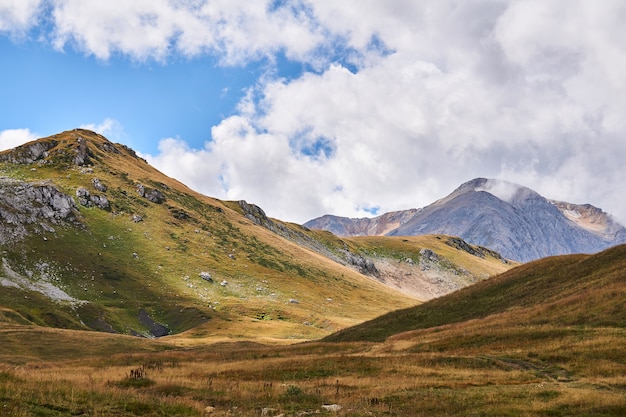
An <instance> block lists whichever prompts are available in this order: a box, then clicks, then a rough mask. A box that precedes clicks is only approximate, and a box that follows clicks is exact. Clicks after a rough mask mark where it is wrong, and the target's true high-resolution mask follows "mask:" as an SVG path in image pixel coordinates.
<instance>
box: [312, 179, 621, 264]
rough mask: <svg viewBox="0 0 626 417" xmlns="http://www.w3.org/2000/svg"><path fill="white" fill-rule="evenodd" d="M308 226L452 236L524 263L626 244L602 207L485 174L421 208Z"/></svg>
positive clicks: (326, 219)
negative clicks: (560, 198) (552, 197)
mask: <svg viewBox="0 0 626 417" xmlns="http://www.w3.org/2000/svg"><path fill="white" fill-rule="evenodd" d="M304 226H305V227H307V228H310V229H321V230H327V231H330V232H332V233H334V234H335V235H337V236H383V235H385V236H416V235H425V234H434V233H437V234H446V235H453V236H459V237H461V238H462V239H464V240H466V241H467V242H469V243H472V244H475V245H480V246H485V247H488V248H490V249H492V250H495V251H497V252H499V253H500V254H502V255H503V256H504V257H506V258H509V259H513V260H516V261H521V262H527V261H531V260H535V259H539V258H543V257H547V256H553V255H563V254H573V253H596V252H599V251H601V250H604V249H606V248H609V247H611V246H615V245H617V244H621V243H625V242H626V229H625V228H624V227H623V226H622V225H620V224H619V223H617V222H616V221H615V220H614V219H613V218H612V217H611V216H610V215H609V214H607V213H605V212H603V211H602V210H601V209H599V208H597V207H594V206H592V205H589V204H585V205H578V204H571V203H567V202H561V201H554V200H548V199H546V198H544V197H542V196H541V195H539V194H538V193H536V192H535V191H533V190H531V189H529V188H526V187H523V186H521V185H517V184H513V183H509V182H506V181H502V180H495V179H486V178H476V179H474V180H471V181H468V182H466V183H464V184H463V185H461V186H460V187H459V188H457V189H456V190H454V191H453V192H452V193H451V194H450V195H448V196H447V197H445V198H442V199H441V200H438V201H436V202H434V203H432V204H430V205H429V206H426V207H423V208H420V209H410V210H404V211H396V212H390V213H385V214H383V215H381V216H378V217H374V218H362V219H350V218H346V217H339V216H332V215H325V216H322V217H319V218H316V219H313V220H310V221H308V222H306V223H305V224H304Z"/></svg>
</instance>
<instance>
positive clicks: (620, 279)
mask: <svg viewBox="0 0 626 417" xmlns="http://www.w3.org/2000/svg"><path fill="white" fill-rule="evenodd" d="M625 271H626V245H621V246H617V247H614V248H611V249H608V250H606V251H604V252H601V253H599V254H596V255H569V256H558V257H550V258H545V259H542V260H539V261H535V262H531V263H528V264H524V265H521V266H518V267H516V268H514V269H511V270H509V271H508V272H505V273H503V274H501V275H499V276H497V277H495V278H492V279H489V280H486V281H482V282H479V283H477V284H475V285H473V286H470V287H467V288H465V289H463V290H460V291H458V292H455V293H453V294H450V295H448V296H446V297H443V298H440V299H435V300H432V301H430V302H428V303H424V304H421V305H419V306H416V307H411V308H407V309H402V310H398V311H394V312H391V313H388V314H386V315H383V316H381V317H379V318H376V319H374V320H371V321H368V322H366V323H363V324H361V325H358V326H354V327H351V328H349V329H345V330H344V331H340V332H338V333H336V334H333V335H331V336H329V337H328V338H326V340H328V341H357V340H358V341H383V340H385V339H386V338H388V337H390V336H393V335H397V334H399V333H402V332H408V331H411V330H417V329H427V328H434V327H437V326H442V325H448V324H452V323H463V322H468V321H472V320H478V319H483V318H486V317H489V316H499V317H500V318H501V319H502V320H504V321H511V322H518V323H523V324H525V325H541V324H545V323H550V324H552V325H557V324H558V325H563V326H575V325H580V326H595V327H603V326H609V327H620V328H621V327H624V326H626V308H625V307H624V302H625V301H626V300H625V298H626V297H625V295H624V294H626V293H625V292H624V290H625V285H626V281H624V278H625V273H626V272H625Z"/></svg>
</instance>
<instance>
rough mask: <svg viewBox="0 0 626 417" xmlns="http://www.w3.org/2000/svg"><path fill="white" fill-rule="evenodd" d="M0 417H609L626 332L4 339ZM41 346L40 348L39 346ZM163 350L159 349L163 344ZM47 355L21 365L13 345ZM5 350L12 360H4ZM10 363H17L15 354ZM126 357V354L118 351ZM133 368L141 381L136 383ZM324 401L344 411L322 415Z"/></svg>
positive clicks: (500, 329)
mask: <svg viewBox="0 0 626 417" xmlns="http://www.w3.org/2000/svg"><path fill="white" fill-rule="evenodd" d="M0 330H1V333H0V334H1V335H2V338H3V340H7V339H6V335H7V334H8V333H12V334H13V335H14V336H13V337H14V339H13V343H8V344H7V343H4V344H3V347H2V348H1V350H2V353H3V354H2V358H3V363H2V365H0V404H1V411H0V413H1V415H6V416H66V415H85V416H87V415H88V416H164V415H167V416H201V415H209V414H210V415H215V416H259V415H262V412H263V409H272V411H270V410H266V411H265V412H266V413H271V414H268V415H279V414H283V415H294V416H295V415H313V414H317V413H320V414H322V415H327V414H332V415H339V416H364V415H372V416H467V415H476V416H480V415H483V416H493V415H497V416H570V415H576V416H581V415H588V416H609V415H610V416H618V415H623V413H624V412H626V395H625V394H626V391H625V388H626V353H625V352H626V343H625V341H626V332H625V331H624V330H623V329H615V328H585V327H582V326H572V327H561V326H558V327H554V326H550V325H543V326H537V325H530V326H523V325H519V324H516V325H513V324H511V323H509V322H507V320H506V319H502V318H498V317H492V318H489V319H485V320H481V321H477V322H474V323H467V324H462V325H449V326H444V327H441V328H436V329H428V330H420V331H415V332H411V333H406V334H401V335H398V336H395V337H393V338H390V339H389V340H388V341H386V342H383V343H370V342H343V343H320V342H308V343H302V344H294V345H283V346H280V345H274V346H263V345H259V344H256V343H251V342H239V343H215V344H206V345H203V346H194V347H193V348H174V347H173V346H172V345H171V344H169V342H168V341H167V340H159V341H153V340H145V339H137V338H131V337H127V336H114V335H102V334H96V335H94V334H92V333H88V332H77V331H60V330H45V331H40V330H41V329H28V330H25V331H29V332H31V335H30V336H29V337H28V338H27V339H21V338H20V337H18V336H15V333H14V332H15V331H16V330H15V329H13V330H11V329H10V328H9V326H8V325H6V326H3V327H1V328H0ZM37 338H40V340H37ZM166 339H167V338H166ZM48 341H49V342H52V343H53V344H54V346H55V348H54V349H51V350H50V351H48V350H47V349H45V351H44V350H39V351H33V350H28V351H27V352H25V353H24V354H23V355H19V354H17V351H19V349H20V344H21V343H22V342H28V343H30V344H38V343H40V344H42V345H44V346H45V345H46V344H47V342H48ZM9 350H10V351H9ZM12 352H13V353H12ZM122 352H126V353H122ZM137 369H142V370H143V371H144V372H145V373H143V374H142V375H141V376H140V377H138V378H130V377H129V376H130V374H131V372H133V371H135V370H137ZM324 404H337V405H339V406H341V409H340V410H338V411H335V412H331V411H326V410H324V409H323V408H322V405H324Z"/></svg>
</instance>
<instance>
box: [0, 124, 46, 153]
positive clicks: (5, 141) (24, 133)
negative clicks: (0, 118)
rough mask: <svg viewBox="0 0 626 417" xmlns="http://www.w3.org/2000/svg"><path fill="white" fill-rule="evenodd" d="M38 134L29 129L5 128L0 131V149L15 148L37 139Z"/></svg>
mask: <svg viewBox="0 0 626 417" xmlns="http://www.w3.org/2000/svg"><path fill="white" fill-rule="evenodd" d="M38 137H39V136H38V135H37V134H36V133H33V132H31V131H30V130H29V129H6V130H2V131H0V151H4V150H7V149H12V148H15V147H16V146H20V145H23V144H25V143H26V142H30V141H32V140H35V139H37V138H38Z"/></svg>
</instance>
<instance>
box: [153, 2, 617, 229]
mask: <svg viewBox="0 0 626 417" xmlns="http://www.w3.org/2000/svg"><path fill="white" fill-rule="evenodd" d="M311 8H312V13H313V15H314V16H315V18H316V20H317V21H318V23H319V24H320V25H323V26H324V27H326V28H327V30H329V31H331V32H334V33H341V34H342V36H343V39H344V40H345V42H346V45H347V46H348V47H349V48H353V49H354V50H357V51H361V52H362V53H361V56H362V57H365V58H364V59H363V60H362V61H360V62H359V65H358V68H357V70H356V71H355V70H354V69H351V70H348V69H347V68H346V67H345V66H343V65H341V64H339V63H336V64H334V65H330V66H328V67H327V68H326V69H325V70H324V71H318V72H310V73H305V74H303V76H302V77H300V78H298V79H295V80H283V79H270V80H264V82H262V83H259V85H257V86H256V92H255V95H256V96H257V97H260V99H258V100H250V99H249V98H248V99H246V102H245V105H242V106H241V111H240V112H239V113H238V114H236V115H233V116H232V117H230V118H227V119H225V120H224V121H223V122H222V123H221V124H220V125H219V126H216V127H215V128H214V129H213V140H212V142H209V143H207V146H206V149H203V150H202V151H199V152H193V151H192V150H189V149H186V152H188V156H190V155H196V156H198V157H199V158H200V159H201V160H202V161H211V166H212V168H211V170H210V172H206V175H207V176H211V177H212V178H213V179H214V180H216V179H218V178H219V182H216V181H213V182H211V181H209V182H208V183H207V184H211V183H213V185H212V186H208V185H207V186H206V187H205V188H204V191H205V192H207V193H211V192H213V194H215V192H216V191H219V194H220V195H221V196H228V197H231V198H248V199H252V200H253V201H255V202H257V203H259V204H261V205H262V206H263V207H264V208H266V210H267V211H268V212H269V213H270V214H272V215H275V216H277V217H281V218H285V219H293V220H297V221H304V220H307V219H308V218H310V217H313V216H317V215H320V214H322V213H328V212H330V213H336V214H341V215H347V216H360V215H365V214H368V213H367V210H368V209H369V208H370V207H372V206H380V209H381V211H386V210H395V209H402V208H408V207H415V206H422V205H426V204H429V203H430V202H432V201H433V200H434V199H436V198H440V197H442V196H444V195H445V194H447V193H448V192H450V191H452V190H453V189H454V188H456V186H458V185H459V184H460V183H462V182H464V181H466V180H469V179H471V178H473V177H477V176H487V177H497V178H503V179H507V180H510V181H514V182H518V183H520V184H522V185H526V186H529V187H531V188H534V189H535V190H537V191H538V192H540V193H542V194H544V195H545V196H547V197H552V198H561V199H569V200H570V201H573V202H581V203H582V202H592V203H595V204H597V205H601V206H602V207H603V208H604V209H606V210H608V211H611V212H613V213H614V214H616V215H617V216H618V217H619V218H620V219H622V221H625V220H626V209H624V204H623V203H624V201H623V199H622V197H620V196H619V195H616V193H615V189H617V188H619V187H621V185H622V184H623V182H624V179H626V168H625V166H626V164H623V161H624V158H625V157H626V150H625V149H626V147H624V146H623V139H622V138H623V136H624V133H626V126H625V125H624V123H625V122H624V120H626V118H624V117H623V115H622V113H623V109H624V108H626V107H625V105H626V102H625V101H626V94H625V93H626V91H625V90H626V84H625V82H624V78H623V77H621V76H620V75H619V74H621V73H623V71H624V70H626V47H625V45H624V44H623V42H621V39H623V38H624V35H625V34H624V30H625V29H624V26H623V25H622V24H621V23H620V22H621V21H623V20H622V18H621V17H622V16H623V15H624V14H625V12H626V10H625V6H624V5H623V3H621V2H607V3H603V4H602V5H600V4H594V5H593V6H592V5H590V4H589V3H588V2H584V1H578V2H570V1H567V2H543V1H532V0H528V1H519V2H506V1H488V2H487V1H485V2H464V3H461V4H460V5H456V4H452V3H449V2H440V1H437V2H419V3H416V2H401V1H398V2H394V3H393V7H392V6H391V5H390V4H387V3H381V2H376V1H372V2H369V3H367V7H365V6H364V5H363V3H361V2H359V5H356V4H354V3H351V2H340V3H339V4H337V2H330V1H329V2H325V1H318V2H314V3H312V6H311ZM373 40H377V45H379V51H378V52H380V45H384V49H385V51H386V52H385V53H377V54H374V55H371V54H370V55H368V52H367V51H368V50H369V49H368V48H372V41H373ZM355 62H356V61H355ZM171 144H172V143H170V145H171ZM177 145H178V147H177V148H176V149H178V151H181V150H185V147H184V144H182V143H181V142H178V143H177ZM169 151H172V150H171V149H170V150H169ZM158 158H161V159H162V160H164V159H165V158H167V155H166V153H162V154H161V155H160V156H159V157H158ZM155 163H157V164H159V163H161V162H158V161H157V160H155ZM162 166H165V165H162ZM197 166H200V162H199V163H198V165H197ZM168 169H169V170H171V171H170V172H172V173H174V175H179V172H180V171H181V169H182V168H178V169H177V168H176V167H173V166H171V167H170V168H168ZM185 171H191V170H190V168H189V167H186V168H185ZM186 175H187V176H186V177H185V174H183V178H189V181H190V183H192V184H199V185H200V184H203V182H202V180H196V179H194V178H192V176H190V175H189V174H186ZM205 178H206V177H205ZM213 186H215V187H216V188H211V187H213Z"/></svg>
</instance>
